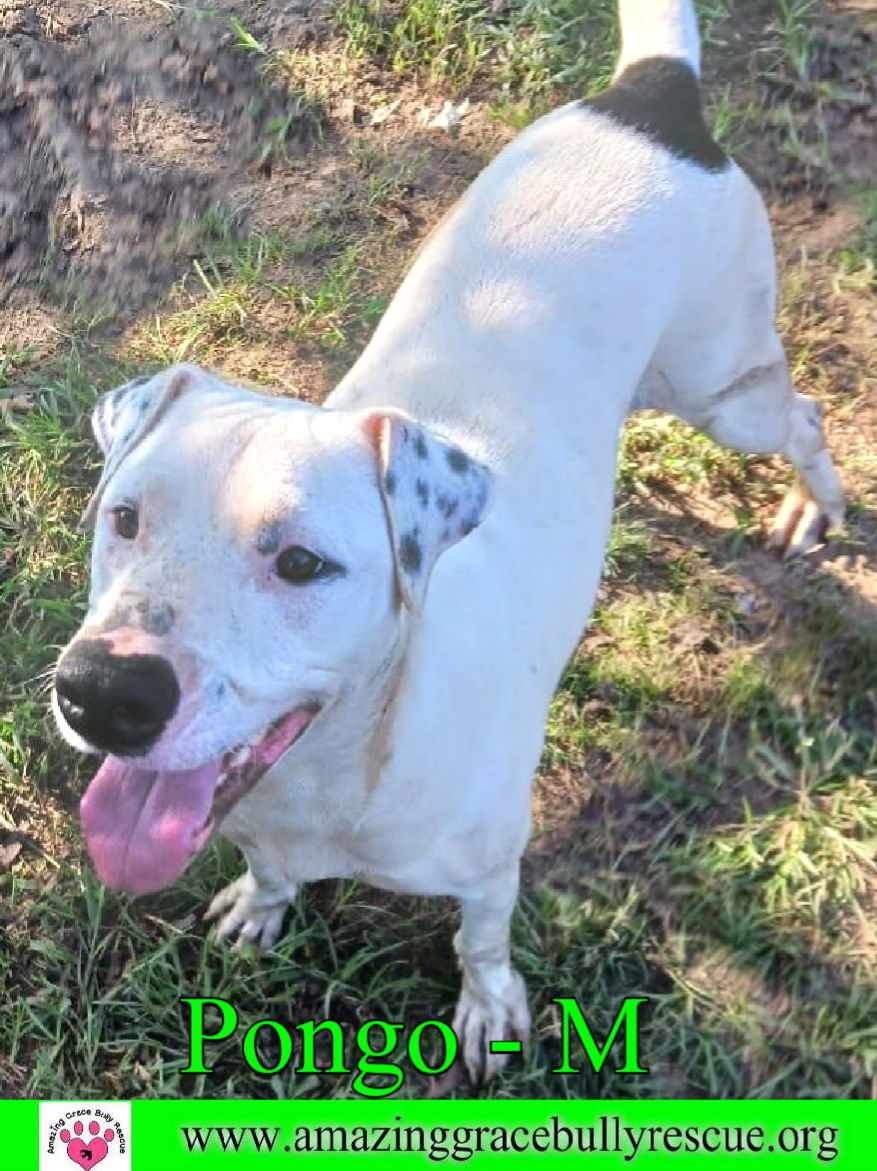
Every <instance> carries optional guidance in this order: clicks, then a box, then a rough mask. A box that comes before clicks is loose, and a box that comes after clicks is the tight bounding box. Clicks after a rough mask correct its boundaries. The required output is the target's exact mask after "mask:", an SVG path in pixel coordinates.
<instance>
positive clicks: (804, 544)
mask: <svg viewBox="0 0 877 1171" xmlns="http://www.w3.org/2000/svg"><path fill="white" fill-rule="evenodd" d="M843 515H844V508H843V502H840V503H839V504H838V505H836V506H835V507H829V508H823V507H822V506H821V505H820V504H818V503H817V502H816V501H815V500H814V499H813V498H812V496H810V495H809V494H808V493H807V492H805V491H804V490H803V489H802V488H801V487H800V485H796V486H795V487H794V488H792V489H791V491H789V492H788V493H787V495H786V497H785V499H784V500H783V502H782V504H781V505H780V509H779V512H778V513H777V515H776V518H775V520H774V522H773V524H772V525H771V529H770V533H769V534H768V538H767V547H768V548H769V549H776V550H777V551H778V552H779V553H781V554H782V555H783V557H800V556H802V555H803V554H804V553H809V552H810V550H811V549H815V548H816V546H817V545H821V544H823V543H824V541H825V538H826V536H827V534H828V532H829V531H830V530H831V529H833V528H836V527H837V526H838V525H840V523H841V521H842V520H843Z"/></svg>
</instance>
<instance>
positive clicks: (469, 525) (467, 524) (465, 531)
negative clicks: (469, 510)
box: [460, 520, 475, 537]
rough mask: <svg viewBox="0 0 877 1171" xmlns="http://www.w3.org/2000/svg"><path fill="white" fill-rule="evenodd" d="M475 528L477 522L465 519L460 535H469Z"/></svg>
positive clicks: (462, 522) (461, 524) (461, 525)
mask: <svg viewBox="0 0 877 1171" xmlns="http://www.w3.org/2000/svg"><path fill="white" fill-rule="evenodd" d="M474 528H475V522H474V521H472V520H464V521H461V522H460V536H461V537H468V536H469V534H470V533H471V532H472V530H473V529H474Z"/></svg>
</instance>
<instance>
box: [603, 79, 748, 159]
mask: <svg viewBox="0 0 877 1171" xmlns="http://www.w3.org/2000/svg"><path fill="white" fill-rule="evenodd" d="M582 105H583V106H584V107H585V108H586V109H588V110H594V111H595V112H596V113H598V114H607V115H608V116H609V117H610V118H612V119H613V121H615V122H619V123H620V124H621V125H622V126H629V127H630V129H631V130H637V131H639V133H640V134H645V135H646V136H647V137H648V138H650V139H651V140H652V141H653V142H657V143H660V145H661V146H663V147H665V148H666V149H667V150H669V151H670V153H671V154H674V155H676V156H677V158H680V159H687V160H688V161H689V162H691V163H697V165H698V166H700V167H703V168H704V170H706V171H722V170H724V169H725V167H727V166H728V156H727V155H726V154H725V152H724V151H723V150H722V148H721V147H720V146H719V144H718V143H717V142H716V141H715V139H714V138H713V136H712V135H711V134H710V132H709V128H708V127H707V124H706V122H705V121H704V118H703V108H702V107H701V102H700V86H699V85H698V81H697V77H696V76H695V73H694V71H693V70H692V68H691V67H690V66H689V65H688V64H686V62H685V61H681V60H679V58H678V57H644V58H643V60H641V61H635V62H634V63H633V65H628V67H627V68H626V69H625V70H624V72H623V73H621V74H620V75H619V76H618V77H617V78H616V79H615V81H613V83H612V85H611V86H610V87H609V89H607V90H606V91H605V92H604V93H601V94H599V95H598V96H597V97H596V98H588V99H587V100H585V101H583V102H582Z"/></svg>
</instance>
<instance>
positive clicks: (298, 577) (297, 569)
mask: <svg viewBox="0 0 877 1171" xmlns="http://www.w3.org/2000/svg"><path fill="white" fill-rule="evenodd" d="M274 564H275V567H276V569H277V574H278V576H279V577H282V578H283V580H284V581H292V582H306V581H313V580H314V579H315V578H317V577H320V575H321V574H322V573H323V572H324V571H325V569H326V562H325V561H324V560H323V558H322V557H318V556H317V555H316V553H311V552H310V550H309V549H305V548H303V547H302V546H301V545H290V546H289V548H288V549H284V550H283V552H282V553H280V554H278V557H277V560H276V561H275V563H274Z"/></svg>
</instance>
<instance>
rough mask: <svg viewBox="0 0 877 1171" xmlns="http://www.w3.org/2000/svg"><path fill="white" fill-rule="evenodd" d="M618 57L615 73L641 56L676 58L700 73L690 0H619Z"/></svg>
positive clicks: (694, 24) (692, 5) (698, 45)
mask: <svg viewBox="0 0 877 1171" xmlns="http://www.w3.org/2000/svg"><path fill="white" fill-rule="evenodd" d="M618 10H619V14H620V17H621V56H620V58H619V60H618V67H617V69H616V70H615V74H616V76H618V74H619V73H621V72H622V71H623V70H624V69H626V68H627V67H628V65H633V64H634V62H636V61H641V60H642V59H643V57H676V58H678V59H680V60H682V61H685V62H686V64H687V65H689V66H690V68H691V69H692V70H693V72H694V73H695V75H696V76H697V77H699V76H700V37H699V36H698V32H697V17H696V16H695V14H694V4H693V3H692V0H618Z"/></svg>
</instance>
